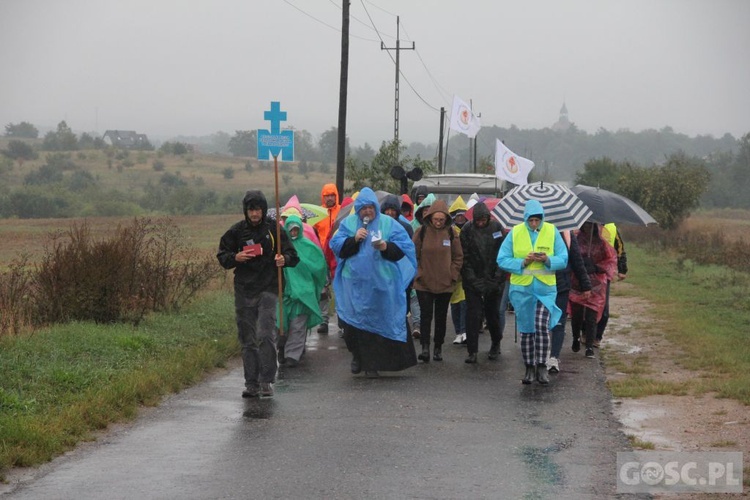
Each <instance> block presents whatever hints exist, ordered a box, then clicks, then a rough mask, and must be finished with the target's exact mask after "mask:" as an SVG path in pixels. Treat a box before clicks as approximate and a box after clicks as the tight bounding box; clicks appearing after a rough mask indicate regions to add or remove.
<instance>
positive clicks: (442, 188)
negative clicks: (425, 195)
mask: <svg viewBox="0 0 750 500" xmlns="http://www.w3.org/2000/svg"><path fill="white" fill-rule="evenodd" d="M418 186H427V187H428V188H429V190H430V192H431V193H435V194H454V195H459V194H460V195H471V194H472V193H477V194H491V195H493V196H499V195H500V194H501V193H502V189H503V181H502V180H501V179H498V178H497V177H496V176H494V175H491V174H430V175H425V176H424V177H423V178H422V179H421V180H419V181H416V182H415V183H414V186H413V188H416V187H418Z"/></svg>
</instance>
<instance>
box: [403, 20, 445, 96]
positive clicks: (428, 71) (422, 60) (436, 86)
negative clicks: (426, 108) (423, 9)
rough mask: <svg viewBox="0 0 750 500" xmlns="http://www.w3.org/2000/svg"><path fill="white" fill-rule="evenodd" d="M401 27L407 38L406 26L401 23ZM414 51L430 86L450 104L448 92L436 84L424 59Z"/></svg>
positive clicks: (417, 51)
mask: <svg viewBox="0 0 750 500" xmlns="http://www.w3.org/2000/svg"><path fill="white" fill-rule="evenodd" d="M401 26H402V27H403V28H404V31H405V32H406V36H407V37H409V33H408V32H407V30H406V26H404V25H403V23H401ZM409 38H410V37H409ZM414 51H415V52H416V53H417V57H418V58H419V61H420V62H421V63H422V66H423V67H424V69H425V71H426V72H427V76H429V77H430V80H431V81H432V84H433V85H434V86H435V89H436V90H437V91H438V93H442V96H441V97H446V101H448V102H450V100H451V94H450V92H448V91H447V90H445V88H443V86H442V85H440V83H438V81H437V80H436V79H435V77H434V76H433V75H432V72H431V71H430V69H429V68H428V67H427V64H426V63H425V62H424V59H422V54H420V53H419V50H417V49H416V48H415V49H414Z"/></svg>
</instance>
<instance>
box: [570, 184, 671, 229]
mask: <svg viewBox="0 0 750 500" xmlns="http://www.w3.org/2000/svg"><path fill="white" fill-rule="evenodd" d="M571 190H572V191H573V192H574V193H575V194H577V195H578V197H579V198H580V199H581V200H583V202H584V203H585V204H586V205H588V207H589V208H590V209H591V212H593V215H592V216H591V220H593V221H594V222H599V223H601V224H609V223H610V222H614V223H615V224H634V225H640V226H647V225H649V224H657V222H656V220H655V219H654V218H653V217H651V215H649V213H648V212H646V211H645V210H644V209H643V208H641V207H640V206H639V205H638V204H637V203H636V202H634V201H633V200H631V199H629V198H626V197H624V196H622V195H619V194H617V193H613V192H612V191H607V190H606V189H601V188H597V187H591V186H584V185H583V184H578V185H577V186H575V187H573V188H571Z"/></svg>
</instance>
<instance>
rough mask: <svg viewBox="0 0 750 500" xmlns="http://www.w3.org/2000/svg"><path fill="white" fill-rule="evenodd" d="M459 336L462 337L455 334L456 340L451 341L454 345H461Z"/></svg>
mask: <svg viewBox="0 0 750 500" xmlns="http://www.w3.org/2000/svg"><path fill="white" fill-rule="evenodd" d="M461 337H463V335H460V334H459V335H456V340H454V341H453V344H454V345H461Z"/></svg>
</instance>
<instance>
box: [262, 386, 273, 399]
mask: <svg viewBox="0 0 750 500" xmlns="http://www.w3.org/2000/svg"><path fill="white" fill-rule="evenodd" d="M260 395H261V396H265V397H267V398H270V397H273V384H272V383H271V382H261V383H260Z"/></svg>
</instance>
